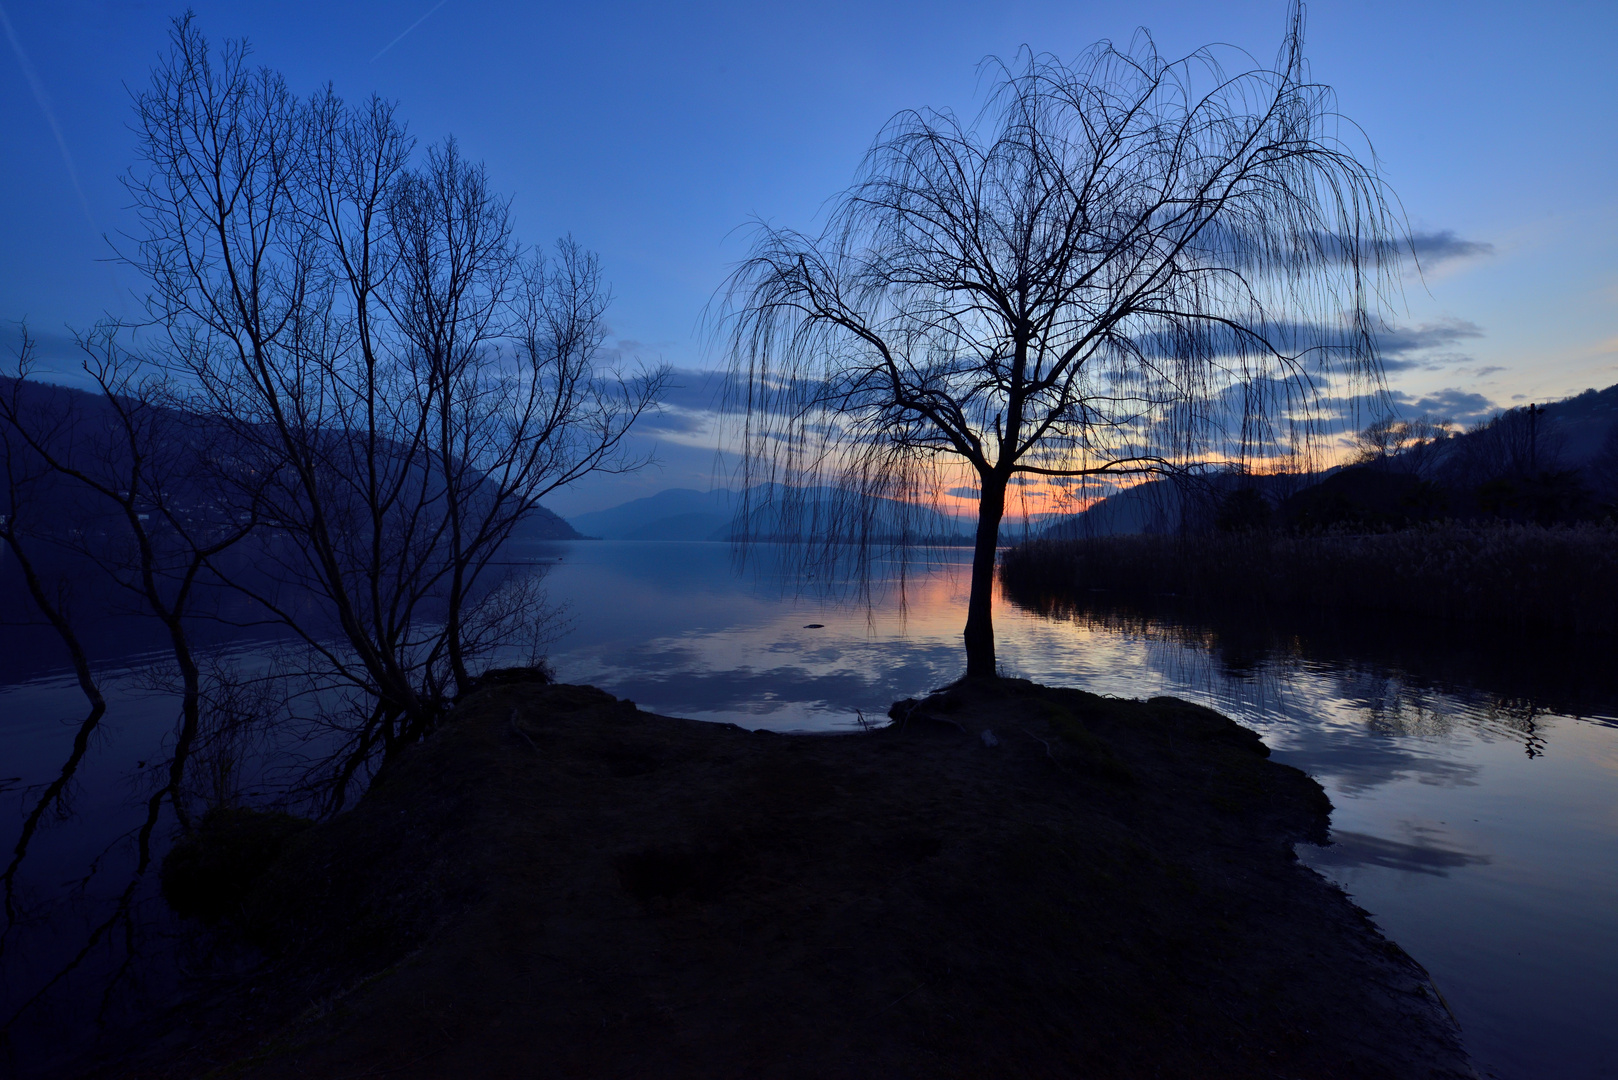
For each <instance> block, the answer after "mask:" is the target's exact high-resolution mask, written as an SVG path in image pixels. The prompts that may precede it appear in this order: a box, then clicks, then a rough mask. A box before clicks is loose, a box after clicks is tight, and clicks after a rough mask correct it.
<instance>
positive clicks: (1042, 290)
mask: <svg viewBox="0 0 1618 1080" xmlns="http://www.w3.org/2000/svg"><path fill="white" fill-rule="evenodd" d="M1302 38H1303V20H1302V9H1301V7H1300V6H1295V7H1294V8H1293V10H1292V13H1291V19H1290V22H1289V26H1288V30H1287V33H1286V35H1285V39H1284V43H1283V46H1282V49H1281V53H1280V56H1279V58H1278V60H1277V62H1276V64H1275V65H1274V67H1273V68H1267V67H1263V66H1259V65H1256V64H1253V65H1252V66H1250V67H1248V68H1247V69H1246V70H1243V71H1241V72H1240V73H1238V74H1234V75H1230V74H1227V73H1226V72H1225V70H1224V69H1223V68H1222V67H1221V65H1220V62H1219V59H1218V56H1217V55H1216V52H1215V51H1214V50H1213V49H1201V50H1198V51H1197V52H1195V53H1193V54H1191V55H1190V56H1188V57H1186V58H1184V59H1181V60H1176V61H1169V60H1165V59H1164V58H1162V57H1161V56H1159V55H1158V53H1157V51H1156V49H1155V47H1154V46H1153V44H1152V41H1151V39H1150V38H1149V37H1148V36H1147V35H1146V34H1145V33H1144V32H1142V33H1141V34H1140V35H1138V36H1137V38H1136V40H1135V43H1134V44H1133V45H1132V46H1131V48H1130V49H1129V50H1128V51H1120V50H1118V49H1116V48H1114V47H1113V46H1111V45H1110V44H1106V43H1103V44H1101V45H1098V46H1096V47H1094V48H1092V49H1091V50H1090V51H1089V52H1088V53H1086V54H1085V55H1084V56H1083V57H1082V58H1081V59H1080V60H1079V61H1077V62H1076V63H1073V64H1068V63H1065V62H1063V61H1061V60H1060V59H1057V58H1055V57H1053V56H1049V55H1035V54H1031V53H1025V54H1023V55H1021V56H1020V57H1019V58H1018V61H1017V63H1016V65H1015V66H1013V65H1007V64H1003V63H999V62H994V64H993V69H994V70H995V71H996V72H997V73H998V76H999V78H998V81H997V83H996V84H995V86H994V88H993V91H992V93H991V94H990V95H989V97H988V100H987V104H986V105H985V107H984V109H983V112H982V114H981V115H980V118H979V120H978V122H977V123H976V124H968V123H964V122H963V121H961V120H960V119H958V118H957V117H956V116H954V115H951V114H949V113H947V112H934V111H907V112H903V113H900V114H899V115H898V116H896V117H895V118H894V119H893V120H892V121H890V123H889V124H888V125H887V127H886V129H885V130H884V131H883V132H882V133H881V135H880V136H879V137H878V139H877V141H876V143H875V145H874V146H873V147H872V149H871V150H870V152H869V153H868V155H867V156H866V159H865V162H864V164H863V166H862V169H861V171H860V173H859V174H858V176H857V179H856V181H855V183H854V185H853V186H852V187H851V188H850V189H849V190H847V191H846V192H844V193H843V194H842V195H841V196H840V197H839V198H838V199H837V200H836V201H835V203H834V207H833V209H832V211H831V213H830V215H829V219H828V221H827V224H826V226H825V228H824V229H823V230H822V231H821V232H820V234H819V235H818V236H808V235H805V234H802V233H799V232H795V231H792V230H790V229H784V228H778V227H775V226H772V225H769V224H765V223H760V224H758V225H757V226H756V227H755V233H754V237H753V242H752V247H751V251H750V253H749V255H748V257H747V258H746V259H745V260H744V261H743V263H742V264H741V265H740V266H739V267H738V268H737V269H736V270H735V271H734V273H733V275H732V277H731V278H730V281H729V285H728V288H727V290H726V292H725V294H724V296H725V301H724V308H723V318H724V320H725V321H726V322H725V325H726V326H727V331H728V332H727V344H728V348H729V352H730V361H731V365H732V369H731V370H732V386H733V388H734V395H735V397H734V401H735V405H736V409H737V411H738V412H740V413H741V414H742V415H743V417H744V420H743V422H742V424H741V428H742V435H741V439H742V445H741V447H740V449H741V457H742V460H743V462H744V465H743V467H742V473H743V481H744V487H745V488H746V489H747V490H748V491H749V492H767V493H768V494H767V496H764V497H768V498H770V499H776V500H780V501H782V502H783V503H784V504H791V503H793V501H794V500H796V501H797V502H798V503H799V504H800V506H802V507H809V508H811V509H812V512H808V513H804V514H802V515H800V516H801V517H802V519H803V521H804V523H805V531H806V532H811V533H814V534H815V536H814V539H816V540H818V541H819V542H821V543H822V545H823V544H824V541H825V540H826V539H827V538H828V537H830V536H835V537H836V538H837V539H839V540H842V541H845V542H854V543H856V544H858V543H859V542H861V541H862V540H864V539H865V538H866V535H867V532H866V529H867V526H866V523H868V522H869V520H870V518H871V515H870V513H869V510H868V507H869V506H870V505H871V500H872V499H873V498H875V497H891V498H896V499H899V500H902V501H909V502H912V503H913V502H915V501H917V500H919V499H922V498H924V497H925V495H926V493H927V492H928V491H937V490H939V488H940V487H941V486H942V485H943V483H947V482H955V483H959V482H960V479H961V478H962V477H963V476H964V477H965V478H967V479H968V480H970V481H971V483H973V484H974V485H975V487H976V489H977V492H978V508H977V511H978V521H977V530H976V543H975V551H974V555H973V562H972V585H971V593H970V599H969V601H968V611H967V620H966V631H965V641H966V654H967V674H968V676H969V677H978V676H990V675H993V674H994V673H995V646H994V631H993V624H992V618H991V607H990V602H991V597H992V587H993V577H994V568H995V558H996V550H997V545H998V542H999V535H1000V525H1001V520H1002V517H1003V516H1004V513H1005V507H1006V494H1007V489H1008V487H1010V486H1011V485H1013V484H1014V483H1030V482H1032V483H1052V482H1055V483H1066V482H1071V480H1070V478H1077V477H1126V478H1127V477H1130V476H1140V475H1142V474H1149V473H1157V474H1164V473H1173V472H1177V471H1184V470H1187V469H1197V468H1201V467H1206V466H1208V465H1210V464H1218V463H1227V464H1228V463H1232V462H1239V463H1245V462H1247V461H1249V460H1251V459H1253V458H1255V457H1257V458H1264V457H1269V456H1273V455H1278V454H1287V453H1302V452H1306V451H1307V450H1308V448H1309V447H1310V446H1311V445H1312V444H1313V442H1314V440H1315V438H1316V436H1317V435H1318V434H1319V433H1320V427H1321V423H1320V421H1321V416H1322V413H1323V411H1324V408H1323V404H1322V399H1323V397H1324V395H1325V392H1326V390H1327V389H1328V388H1329V387H1332V386H1333V385H1334V380H1337V379H1338V377H1339V376H1346V381H1347V382H1348V383H1349V384H1350V385H1352V384H1356V383H1358V384H1359V386H1360V388H1362V389H1363V388H1364V386H1365V384H1366V383H1368V384H1369V385H1370V386H1371V387H1372V388H1380V385H1381V375H1380V364H1379V360H1378V354H1377V342H1376V331H1377V329H1378V327H1379V325H1380V321H1379V317H1378V311H1379V309H1380V305H1381V303H1382V300H1383V298H1384V297H1385V296H1386V295H1387V294H1388V292H1389V291H1390V289H1391V288H1392V287H1395V286H1396V281H1397V278H1396V271H1397V265H1398V263H1399V260H1400V257H1401V252H1403V251H1405V250H1408V246H1409V245H1408V240H1407V238H1406V237H1407V233H1406V231H1405V230H1404V229H1403V227H1402V224H1401V221H1400V218H1399V215H1398V214H1397V211H1396V204H1395V203H1394V200H1393V199H1392V197H1391V195H1390V193H1389V192H1388V191H1387V189H1386V186H1385V184H1384V182H1383V181H1382V179H1381V177H1380V176H1379V174H1378V172H1377V169H1376V166H1375V159H1374V156H1372V155H1371V154H1370V153H1369V152H1368V150H1366V149H1363V148H1357V147H1356V146H1355V145H1352V143H1351V140H1350V133H1352V134H1357V129H1355V128H1353V127H1352V125H1349V124H1348V123H1347V122H1346V121H1343V120H1342V119H1341V118H1340V117H1338V116H1337V114H1336V113H1335V111H1334V99H1333V95H1332V93H1331V91H1330V90H1329V88H1327V87H1324V86H1320V85H1316V84H1314V83H1311V82H1310V81H1309V79H1308V75H1307V71H1306V67H1305V64H1304V61H1303V58H1302V51H1301V50H1302ZM1242 55H1243V60H1244V63H1248V64H1251V60H1250V58H1246V57H1245V54H1242ZM1401 240H1403V241H1404V242H1403V243H1401ZM765 481H774V482H776V483H769V484H766V483H765ZM1126 482H1127V480H1126ZM828 488H829V489H833V490H836V491H839V492H844V493H847V494H848V495H849V497H848V498H846V499H843V500H842V501H837V500H835V499H834V500H832V502H831V503H830V504H828V503H827V497H826V495H825V492H826V491H827V489H828ZM755 497H756V496H755ZM828 506H830V507H831V508H830V509H828ZM791 516H792V514H791V512H790V510H789V509H788V510H783V511H781V512H780V513H778V514H777V515H776V517H778V518H779V517H791ZM744 519H745V518H744Z"/></svg>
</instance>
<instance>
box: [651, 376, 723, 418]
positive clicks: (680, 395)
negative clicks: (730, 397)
mask: <svg viewBox="0 0 1618 1080" xmlns="http://www.w3.org/2000/svg"><path fill="white" fill-rule="evenodd" d="M724 389H725V373H724V372H723V371H703V370H701V369H700V368H675V369H673V370H672V371H671V372H670V373H669V381H668V384H667V385H666V386H665V387H664V391H663V404H665V405H671V406H673V407H675V408H677V409H684V410H686V411H689V412H713V411H716V410H718V408H719V407H720V405H721V404H722V403H723V399H724Z"/></svg>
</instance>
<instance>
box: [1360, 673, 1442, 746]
mask: <svg viewBox="0 0 1618 1080" xmlns="http://www.w3.org/2000/svg"><path fill="white" fill-rule="evenodd" d="M1377 681H1379V682H1380V683H1381V687H1380V689H1379V690H1378V692H1376V693H1375V694H1374V695H1373V696H1372V699H1371V702H1370V704H1368V705H1367V706H1366V707H1365V710H1364V712H1363V714H1362V715H1363V716H1364V718H1365V726H1366V728H1367V729H1368V730H1369V731H1371V732H1372V733H1374V734H1377V735H1395V736H1413V737H1416V738H1442V737H1444V736H1447V735H1451V734H1453V733H1454V732H1455V730H1456V728H1458V727H1460V726H1462V722H1463V721H1464V720H1465V714H1464V712H1462V711H1460V710H1455V709H1447V708H1442V707H1440V704H1439V703H1438V702H1435V701H1433V700H1432V699H1431V698H1430V697H1429V696H1428V695H1427V694H1425V693H1423V692H1422V691H1421V690H1420V689H1418V688H1416V687H1412V686H1408V685H1406V684H1405V683H1404V681H1403V680H1402V679H1401V678H1400V677H1399V676H1396V675H1388V676H1383V677H1382V678H1380V679H1378V680H1377Z"/></svg>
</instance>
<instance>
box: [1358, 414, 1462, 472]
mask: <svg viewBox="0 0 1618 1080" xmlns="http://www.w3.org/2000/svg"><path fill="white" fill-rule="evenodd" d="M1454 434H1455V422H1454V421H1453V420H1443V419H1437V418H1434V417H1431V416H1428V415H1426V414H1423V415H1421V416H1418V417H1415V418H1413V419H1408V420H1406V419H1401V418H1399V417H1397V416H1386V417H1383V418H1382V419H1381V420H1376V421H1373V422H1372V423H1370V424H1367V425H1366V426H1365V427H1364V428H1362V429H1361V430H1359V431H1358V432H1356V433H1355V434H1354V436H1353V437H1352V438H1351V439H1350V440H1349V443H1350V446H1351V447H1352V449H1353V452H1354V463H1355V464H1357V465H1373V464H1380V465H1393V466H1394V467H1397V468H1399V469H1401V470H1403V471H1406V472H1410V473H1414V474H1415V475H1417V476H1426V475H1428V474H1429V473H1431V472H1432V471H1433V468H1434V466H1435V465H1436V464H1437V463H1438V461H1439V459H1440V458H1441V457H1442V450H1443V447H1444V443H1445V442H1446V441H1447V440H1449V439H1450V438H1452V437H1453V436H1454Z"/></svg>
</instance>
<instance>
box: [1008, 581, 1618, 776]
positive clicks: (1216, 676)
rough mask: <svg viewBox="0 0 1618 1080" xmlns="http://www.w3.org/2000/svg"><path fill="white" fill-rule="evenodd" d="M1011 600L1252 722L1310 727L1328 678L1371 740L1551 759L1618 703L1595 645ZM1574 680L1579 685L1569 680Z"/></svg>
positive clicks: (1350, 622) (1286, 616)
mask: <svg viewBox="0 0 1618 1080" xmlns="http://www.w3.org/2000/svg"><path fill="white" fill-rule="evenodd" d="M1007 595H1008V596H1009V597H1010V599H1012V601H1013V602H1014V603H1016V604H1017V605H1018V606H1019V607H1022V608H1023V609H1025V610H1028V611H1031V612H1033V613H1035V614H1038V615H1042V616H1044V617H1046V618H1050V619H1057V620H1062V621H1068V622H1072V623H1074V624H1075V625H1077V626H1079V627H1081V628H1083V629H1086V630H1090V631H1098V632H1104V633H1112V634H1120V635H1125V636H1129V637H1133V638H1135V639H1137V640H1139V641H1142V642H1144V643H1145V644H1146V647H1147V650H1148V655H1149V657H1150V659H1151V664H1152V666H1153V667H1154V668H1155V669H1156V670H1159V671H1161V672H1162V673H1163V674H1164V675H1165V676H1167V677H1168V678H1169V679H1170V680H1172V681H1174V682H1178V683H1179V684H1181V685H1184V686H1191V687H1195V688H1196V689H1197V690H1198V691H1199V692H1201V693H1206V694H1207V695H1208V696H1209V697H1210V698H1211V699H1214V700H1216V701H1217V702H1218V703H1219V704H1220V706H1221V707H1223V708H1225V709H1226V710H1227V711H1229V712H1231V713H1232V714H1233V715H1237V716H1241V717H1245V718H1248V719H1250V720H1251V719H1259V718H1266V717H1275V718H1281V717H1290V718H1299V717H1302V716H1304V715H1305V712H1306V711H1307V710H1306V709H1305V708H1303V707H1301V706H1302V704H1303V703H1302V702H1300V701H1296V700H1294V701H1293V702H1292V703H1291V705H1292V707H1289V703H1288V699H1289V697H1295V696H1296V695H1295V694H1294V693H1293V692H1292V688H1293V687H1296V686H1297V684H1296V679H1297V678H1298V677H1299V676H1308V677H1313V678H1319V679H1323V680H1324V681H1325V682H1326V683H1327V684H1328V686H1329V688H1330V689H1329V694H1330V696H1332V697H1335V698H1336V699H1338V700H1340V701H1343V702H1347V703H1351V704H1352V705H1354V706H1355V707H1356V708H1357V709H1358V710H1359V714H1360V717H1361V721H1362V723H1363V724H1364V726H1365V729H1366V730H1367V731H1368V732H1369V733H1371V734H1374V735H1379V736H1386V737H1396V738H1406V737H1408V738H1429V739H1442V738H1447V737H1452V736H1454V735H1455V734H1456V733H1458V732H1460V731H1471V732H1473V733H1475V734H1477V735H1479V736H1481V737H1483V738H1486V739H1487V738H1498V737H1501V736H1507V737H1510V738H1512V739H1518V740H1521V742H1522V744H1523V747H1524V749H1525V751H1526V752H1527V754H1528V756H1529V757H1540V756H1542V755H1543V754H1544V753H1545V749H1546V739H1547V736H1548V733H1549V726H1550V725H1549V724H1548V722H1547V721H1548V719H1549V718H1550V717H1553V716H1560V715H1568V716H1587V717H1592V718H1593V719H1596V720H1597V721H1598V722H1601V720H1602V717H1603V716H1609V715H1610V714H1611V713H1612V712H1613V709H1612V703H1613V702H1614V701H1615V700H1618V686H1614V685H1612V682H1613V680H1612V677H1611V672H1609V671H1608V665H1606V664H1605V663H1603V662H1601V661H1598V660H1596V659H1594V658H1593V657H1592V655H1591V652H1590V649H1589V648H1587V647H1586V643H1584V642H1561V643H1541V645H1542V647H1530V643H1523V642H1514V641H1509V640H1507V641H1502V640H1500V638H1499V635H1494V634H1490V635H1488V637H1487V640H1486V641H1480V640H1476V639H1474V638H1472V637H1471V636H1469V635H1468V634H1467V633H1465V632H1464V631H1463V630H1462V629H1461V628H1458V627H1447V626H1446V627H1443V628H1439V629H1435V628H1434V627H1432V626H1427V627H1422V628H1417V629H1420V630H1421V633H1419V634H1417V635H1415V636H1413V637H1412V636H1410V635H1409V633H1408V631H1410V630H1411V629H1412V628H1408V627H1399V628H1394V627H1389V626H1386V625H1382V624H1377V623H1374V622H1369V621H1366V620H1356V619H1350V618H1325V617H1322V616H1320V615H1319V614H1318V613H1298V612H1262V611H1232V610H1228V609H1227V610H1202V609H1198V610H1190V609H1186V608H1183V607H1170V606H1167V605H1165V606H1162V607H1157V608H1148V607H1144V606H1141V605H1138V604H1109V603H1108V600H1109V598H1108V597H1105V596H1096V595H1085V596H1071V595H1070V596H1050V595H1041V596H1030V595H1026V594H1022V593H1013V592H1011V591H1010V590H1008V591H1007ZM1486 629H1487V628H1486ZM1406 646H1408V648H1407V647H1406ZM1502 658H1504V659H1502ZM1570 673H1571V674H1576V675H1577V676H1578V678H1577V679H1571V678H1564V677H1563V676H1564V675H1565V674H1570ZM1299 689H1301V687H1300V688H1299ZM1608 722H1610V721H1608Z"/></svg>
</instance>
